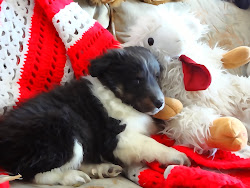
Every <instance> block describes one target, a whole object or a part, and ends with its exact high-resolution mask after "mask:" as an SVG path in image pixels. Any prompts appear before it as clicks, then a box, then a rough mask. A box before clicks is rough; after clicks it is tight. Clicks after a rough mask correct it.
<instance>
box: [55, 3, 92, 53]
mask: <svg viewBox="0 0 250 188" xmlns="http://www.w3.org/2000/svg"><path fill="white" fill-rule="evenodd" d="M72 20H74V22H72ZM52 21H53V24H54V26H55V28H56V29H57V31H58V33H59V35H60V37H61V39H62V41H63V43H64V44H65V47H66V49H68V48H70V46H72V45H74V44H75V43H76V41H78V40H79V39H80V38H81V37H82V34H83V33H85V32H86V31H87V30H88V29H89V28H90V27H92V26H93V25H94V23H95V22H96V21H95V20H94V19H92V18H91V17H90V16H89V15H88V13H87V12H85V11H83V10H82V9H81V8H80V7H79V6H78V4H77V3H74V2H73V3H70V4H69V5H67V6H65V8H64V9H62V10H60V11H59V12H58V13H57V14H56V15H55V16H54V17H53V19H52Z"/></svg>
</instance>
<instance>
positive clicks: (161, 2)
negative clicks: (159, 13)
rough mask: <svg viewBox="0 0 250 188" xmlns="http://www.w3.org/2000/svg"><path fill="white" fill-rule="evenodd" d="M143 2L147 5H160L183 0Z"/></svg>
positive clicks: (150, 0) (151, 0)
mask: <svg viewBox="0 0 250 188" xmlns="http://www.w3.org/2000/svg"><path fill="white" fill-rule="evenodd" d="M141 1H144V2H145V3H149V4H153V5H159V4H163V3H168V2H177V1H181V0H141Z"/></svg>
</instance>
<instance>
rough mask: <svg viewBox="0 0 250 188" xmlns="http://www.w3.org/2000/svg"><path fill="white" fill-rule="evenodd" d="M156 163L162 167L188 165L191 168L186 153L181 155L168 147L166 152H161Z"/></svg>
mask: <svg viewBox="0 0 250 188" xmlns="http://www.w3.org/2000/svg"><path fill="white" fill-rule="evenodd" d="M156 161H158V162H159V163H161V164H162V165H166V166H168V165H186V166H190V165H191V162H190V160H189V159H188V157H187V156H186V154H185V153H181V152H179V151H177V150H176V149H174V148H169V147H166V148H165V150H164V151H163V153H162V152H159V155H158V156H157V158H156Z"/></svg>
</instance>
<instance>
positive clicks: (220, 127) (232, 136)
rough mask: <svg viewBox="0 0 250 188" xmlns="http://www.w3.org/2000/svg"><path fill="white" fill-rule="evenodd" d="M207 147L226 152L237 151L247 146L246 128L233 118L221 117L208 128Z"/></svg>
mask: <svg viewBox="0 0 250 188" xmlns="http://www.w3.org/2000/svg"><path fill="white" fill-rule="evenodd" d="M210 134H211V135H210V137H209V138H208V139H207V141H206V142H207V145H208V146H209V147H211V148H219V149H221V150H226V151H239V150H241V149H242V148H243V147H245V146H246V145H247V141H248V136H247V130H246V127H245V126H244V125H243V124H242V122H241V121H240V120H238V119H236V118H233V117H221V118H218V119H216V120H214V121H213V125H211V127H210Z"/></svg>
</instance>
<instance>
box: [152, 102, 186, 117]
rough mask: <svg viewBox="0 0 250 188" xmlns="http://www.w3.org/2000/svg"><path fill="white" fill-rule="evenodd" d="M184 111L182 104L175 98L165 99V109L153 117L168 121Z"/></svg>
mask: <svg viewBox="0 0 250 188" xmlns="http://www.w3.org/2000/svg"><path fill="white" fill-rule="evenodd" d="M182 109H183V105H182V103H181V102H180V101H179V100H177V99H174V98H169V97H165V107H164V108H163V109H162V110H161V111H160V112H158V113H157V114H155V115H154V116H153V117H154V118H157V119H162V120H168V119H170V118H171V117H174V116H175V115H176V114H178V113H180V112H181V110H182Z"/></svg>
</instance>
